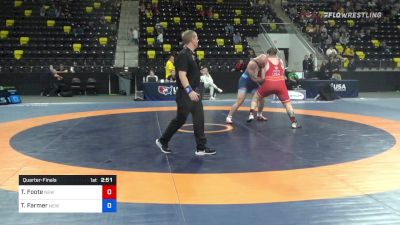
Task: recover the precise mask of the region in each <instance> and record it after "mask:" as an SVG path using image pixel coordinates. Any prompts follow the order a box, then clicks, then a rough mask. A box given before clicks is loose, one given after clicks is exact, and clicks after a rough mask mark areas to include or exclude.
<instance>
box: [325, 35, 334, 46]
mask: <svg viewBox="0 0 400 225" xmlns="http://www.w3.org/2000/svg"><path fill="white" fill-rule="evenodd" d="M332 41H333V40H332V37H331V35H329V34H328V37H327V38H326V39H325V46H331V45H332ZM325 48H326V47H325Z"/></svg>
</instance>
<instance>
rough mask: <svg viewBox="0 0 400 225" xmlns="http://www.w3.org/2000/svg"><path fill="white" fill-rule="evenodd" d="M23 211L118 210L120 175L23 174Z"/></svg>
mask: <svg viewBox="0 0 400 225" xmlns="http://www.w3.org/2000/svg"><path fill="white" fill-rule="evenodd" d="M18 196H19V204H18V205H19V212H20V213H109V212H117V176H116V175H20V176H19V195H18Z"/></svg>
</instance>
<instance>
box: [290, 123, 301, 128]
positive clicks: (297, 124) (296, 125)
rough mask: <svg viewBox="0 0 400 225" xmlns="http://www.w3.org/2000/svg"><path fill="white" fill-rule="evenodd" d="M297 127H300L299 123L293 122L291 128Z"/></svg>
mask: <svg viewBox="0 0 400 225" xmlns="http://www.w3.org/2000/svg"><path fill="white" fill-rule="evenodd" d="M297 128H301V125H300V124H299V123H298V122H293V123H292V129H297Z"/></svg>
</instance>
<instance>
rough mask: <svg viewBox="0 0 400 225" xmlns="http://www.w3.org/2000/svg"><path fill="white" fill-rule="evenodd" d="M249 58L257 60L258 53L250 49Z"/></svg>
mask: <svg viewBox="0 0 400 225" xmlns="http://www.w3.org/2000/svg"><path fill="white" fill-rule="evenodd" d="M249 57H250V58H255V57H257V55H256V53H255V52H254V50H253V49H252V48H250V49H249Z"/></svg>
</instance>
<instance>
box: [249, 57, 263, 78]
mask: <svg viewBox="0 0 400 225" xmlns="http://www.w3.org/2000/svg"><path fill="white" fill-rule="evenodd" d="M259 70H260V68H259V67H258V65H257V63H255V62H253V61H250V62H249V64H248V65H247V73H248V74H249V75H250V78H251V80H252V81H254V82H257V83H261V82H263V81H264V78H262V77H258V76H257V75H258V71H259Z"/></svg>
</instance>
